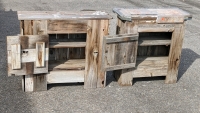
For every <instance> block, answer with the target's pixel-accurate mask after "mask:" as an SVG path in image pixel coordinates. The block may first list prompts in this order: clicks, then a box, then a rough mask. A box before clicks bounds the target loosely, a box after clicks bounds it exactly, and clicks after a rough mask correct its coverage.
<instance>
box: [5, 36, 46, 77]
mask: <svg viewBox="0 0 200 113" xmlns="http://www.w3.org/2000/svg"><path fill="white" fill-rule="evenodd" d="M48 39H49V38H48V35H24V36H8V37H7V55H8V64H12V58H11V57H12V54H11V45H13V44H20V45H21V50H20V56H21V57H20V59H21V63H24V64H23V65H22V67H21V69H20V70H19V69H18V71H19V72H17V71H11V69H10V67H9V65H8V68H9V69H8V75H10V74H15V73H16V75H27V74H28V73H30V71H32V74H38V73H47V72H48V63H47V64H46V63H44V64H43V65H44V66H43V67H40V69H37V67H36V64H35V63H32V64H30V62H36V58H37V57H36V43H37V42H44V43H45V50H44V47H43V51H45V52H44V53H43V61H48V52H49V50H48V47H49V42H48ZM27 63H29V64H27ZM26 65H27V66H26ZM30 65H33V66H30ZM23 66H25V67H23ZM27 67H33V68H34V69H31V68H27ZM29 69H31V70H29ZM42 70H43V71H42ZM22 71H24V72H22ZM14 72H15V73H14Z"/></svg>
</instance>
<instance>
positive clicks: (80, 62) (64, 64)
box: [49, 59, 85, 71]
mask: <svg viewBox="0 0 200 113" xmlns="http://www.w3.org/2000/svg"><path fill="white" fill-rule="evenodd" d="M84 69H85V59H70V60H67V61H66V60H63V61H56V60H54V61H49V71H52V70H84Z"/></svg>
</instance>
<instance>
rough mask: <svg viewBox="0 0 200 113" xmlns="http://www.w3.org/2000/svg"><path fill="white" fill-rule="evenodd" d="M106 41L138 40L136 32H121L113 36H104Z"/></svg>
mask: <svg viewBox="0 0 200 113" xmlns="http://www.w3.org/2000/svg"><path fill="white" fill-rule="evenodd" d="M105 38H106V43H107V44H109V43H119V42H129V41H134V40H138V34H121V35H115V36H105Z"/></svg>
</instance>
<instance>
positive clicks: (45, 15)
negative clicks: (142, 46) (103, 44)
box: [17, 11, 112, 20]
mask: <svg viewBox="0 0 200 113" xmlns="http://www.w3.org/2000/svg"><path fill="white" fill-rule="evenodd" d="M17 13H18V19H19V20H88V19H95V20H99V19H112V17H111V16H110V15H109V14H108V13H106V12H103V11H79V12H67V11H18V12H17Z"/></svg>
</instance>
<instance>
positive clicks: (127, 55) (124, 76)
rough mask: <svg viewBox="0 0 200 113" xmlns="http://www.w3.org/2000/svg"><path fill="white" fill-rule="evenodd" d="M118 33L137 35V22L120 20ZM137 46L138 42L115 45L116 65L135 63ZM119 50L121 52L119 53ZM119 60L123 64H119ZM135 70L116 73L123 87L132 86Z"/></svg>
mask: <svg viewBox="0 0 200 113" xmlns="http://www.w3.org/2000/svg"><path fill="white" fill-rule="evenodd" d="M117 25H118V29H117V30H118V31H117V34H125V33H129V34H130V33H131V34H137V33H138V32H137V29H138V25H137V22H135V23H132V22H128V21H125V22H122V21H121V20H120V19H118V24H117ZM137 46H138V41H134V42H127V43H120V44H118V45H115V48H116V47H117V48H116V49H115V61H116V62H115V65H116V64H128V63H135V62H136V56H137ZM119 49H120V51H121V52H119ZM119 59H121V62H120V63H119ZM133 70H134V68H129V69H123V70H117V71H115V72H114V73H115V75H114V76H115V78H116V79H117V81H118V83H119V84H120V85H123V86H128V85H132V78H133Z"/></svg>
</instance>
